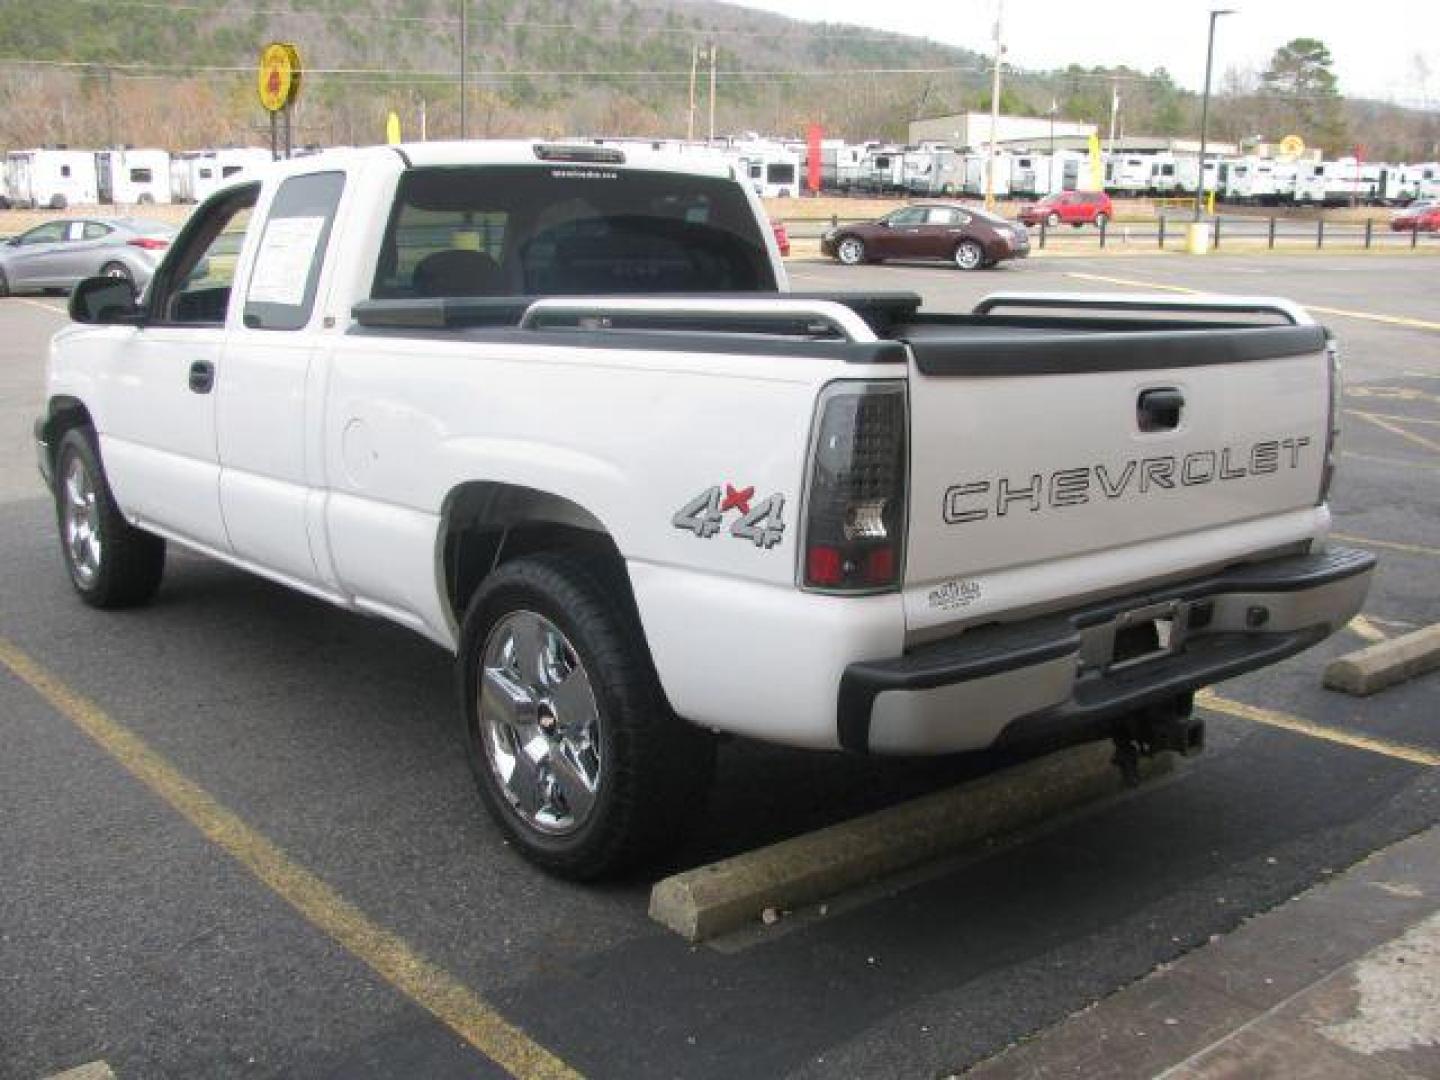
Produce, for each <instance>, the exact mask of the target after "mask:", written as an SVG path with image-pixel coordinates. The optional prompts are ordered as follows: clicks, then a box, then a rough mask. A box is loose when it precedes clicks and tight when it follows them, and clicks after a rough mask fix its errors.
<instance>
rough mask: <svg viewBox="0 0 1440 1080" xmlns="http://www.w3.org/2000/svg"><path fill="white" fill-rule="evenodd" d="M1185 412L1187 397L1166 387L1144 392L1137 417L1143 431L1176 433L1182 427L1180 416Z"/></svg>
mask: <svg viewBox="0 0 1440 1080" xmlns="http://www.w3.org/2000/svg"><path fill="white" fill-rule="evenodd" d="M1184 410H1185V395H1184V394H1182V393H1180V391H1179V390H1177V389H1175V388H1174V387H1173V386H1166V387H1163V388H1160V389H1156V390H1142V391H1141V392H1140V401H1139V403H1138V404H1137V405H1136V407H1135V417H1136V420H1137V422H1138V423H1139V425H1140V430H1141V431H1174V430H1175V429H1176V428H1177V427H1179V426H1180V414H1181V413H1182V412H1183V411H1184Z"/></svg>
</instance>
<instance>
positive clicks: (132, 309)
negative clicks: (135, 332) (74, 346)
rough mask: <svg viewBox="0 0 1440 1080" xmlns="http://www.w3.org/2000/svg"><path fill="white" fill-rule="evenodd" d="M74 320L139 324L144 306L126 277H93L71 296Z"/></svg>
mask: <svg viewBox="0 0 1440 1080" xmlns="http://www.w3.org/2000/svg"><path fill="white" fill-rule="evenodd" d="M70 318H71V319H72V320H73V321H75V322H78V323H96V324H102V325H104V324H119V323H132V324H133V323H138V322H139V321H140V304H139V302H138V300H137V299H136V296H135V286H133V285H132V284H130V282H129V281H127V280H126V279H124V278H113V277H105V276H103V275H102V276H100V277H91V278H86V279H85V280H84V281H82V282H80V284H78V285H76V286H75V291H74V292H72V293H71V294H70Z"/></svg>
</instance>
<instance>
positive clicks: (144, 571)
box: [55, 428, 165, 608]
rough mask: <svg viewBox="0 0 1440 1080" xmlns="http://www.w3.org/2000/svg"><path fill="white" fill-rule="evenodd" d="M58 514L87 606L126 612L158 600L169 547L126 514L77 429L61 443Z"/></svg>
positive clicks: (89, 438) (64, 548)
mask: <svg viewBox="0 0 1440 1080" xmlns="http://www.w3.org/2000/svg"><path fill="white" fill-rule="evenodd" d="M55 514H56V518H57V520H58V524H59V527H60V550H61V554H62V555H63V556H64V559H65V568H66V569H67V570H68V571H69V572H70V581H71V583H72V584H73V585H74V586H75V591H76V592H77V593H79V594H80V599H81V600H83V601H85V603H87V604H89V605H90V606H91V607H97V608H123V607H134V606H136V605H139V604H143V603H145V602H146V601H148V600H149V599H150V598H151V597H152V596H154V595H155V592H156V590H157V589H159V588H160V578H161V575H162V574H163V573H164V571H165V541H164V540H162V539H161V538H160V537H158V536H154V535H152V534H151V533H147V532H144V531H142V530H140V529H137V528H135V527H134V526H133V525H131V524H130V523H129V522H128V521H126V520H125V517H124V515H123V514H121V513H120V508H119V507H118V506H117V505H116V504H115V497H114V496H113V495H112V494H111V493H110V485H109V483H108V482H107V481H106V479H105V470H104V469H103V468H102V467H101V465H100V457H99V454H98V453H97V451H96V449H95V442H94V435H93V434H92V433H91V432H90V431H89V429H86V428H74V429H72V430H70V431H68V432H66V433H65V436H64V438H62V439H61V440H60V446H59V449H58V450H57V452H56V455H55Z"/></svg>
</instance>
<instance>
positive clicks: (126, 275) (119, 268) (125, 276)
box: [100, 262, 135, 289]
mask: <svg viewBox="0 0 1440 1080" xmlns="http://www.w3.org/2000/svg"><path fill="white" fill-rule="evenodd" d="M100 273H101V274H102V275H104V276H105V277H108V278H114V279H115V280H116V281H124V282H126V283H127V284H129V286H130V288H131V289H134V288H135V275H134V274H132V273H130V268H129V267H128V266H126V265H125V264H124V263H122V262H108V263H106V264H105V265H104V266H102V267H101V268H100Z"/></svg>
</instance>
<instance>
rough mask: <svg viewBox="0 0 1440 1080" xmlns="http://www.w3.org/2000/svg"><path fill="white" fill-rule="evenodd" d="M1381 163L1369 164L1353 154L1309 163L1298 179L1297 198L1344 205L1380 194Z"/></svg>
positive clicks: (1298, 199) (1299, 200)
mask: <svg viewBox="0 0 1440 1080" xmlns="http://www.w3.org/2000/svg"><path fill="white" fill-rule="evenodd" d="M1381 168H1382V166H1380V165H1367V164H1364V163H1362V162H1357V161H1356V160H1355V159H1354V158H1353V157H1349V158H1340V159H1339V160H1337V161H1321V162H1313V163H1306V164H1304V165H1301V166H1300V169H1299V173H1298V175H1297V177H1296V181H1295V201H1296V202H1297V203H1309V204H1312V205H1319V206H1341V205H1344V204H1345V203H1348V202H1355V201H1358V202H1369V201H1372V200H1375V199H1378V198H1379V192H1380V171H1381Z"/></svg>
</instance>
